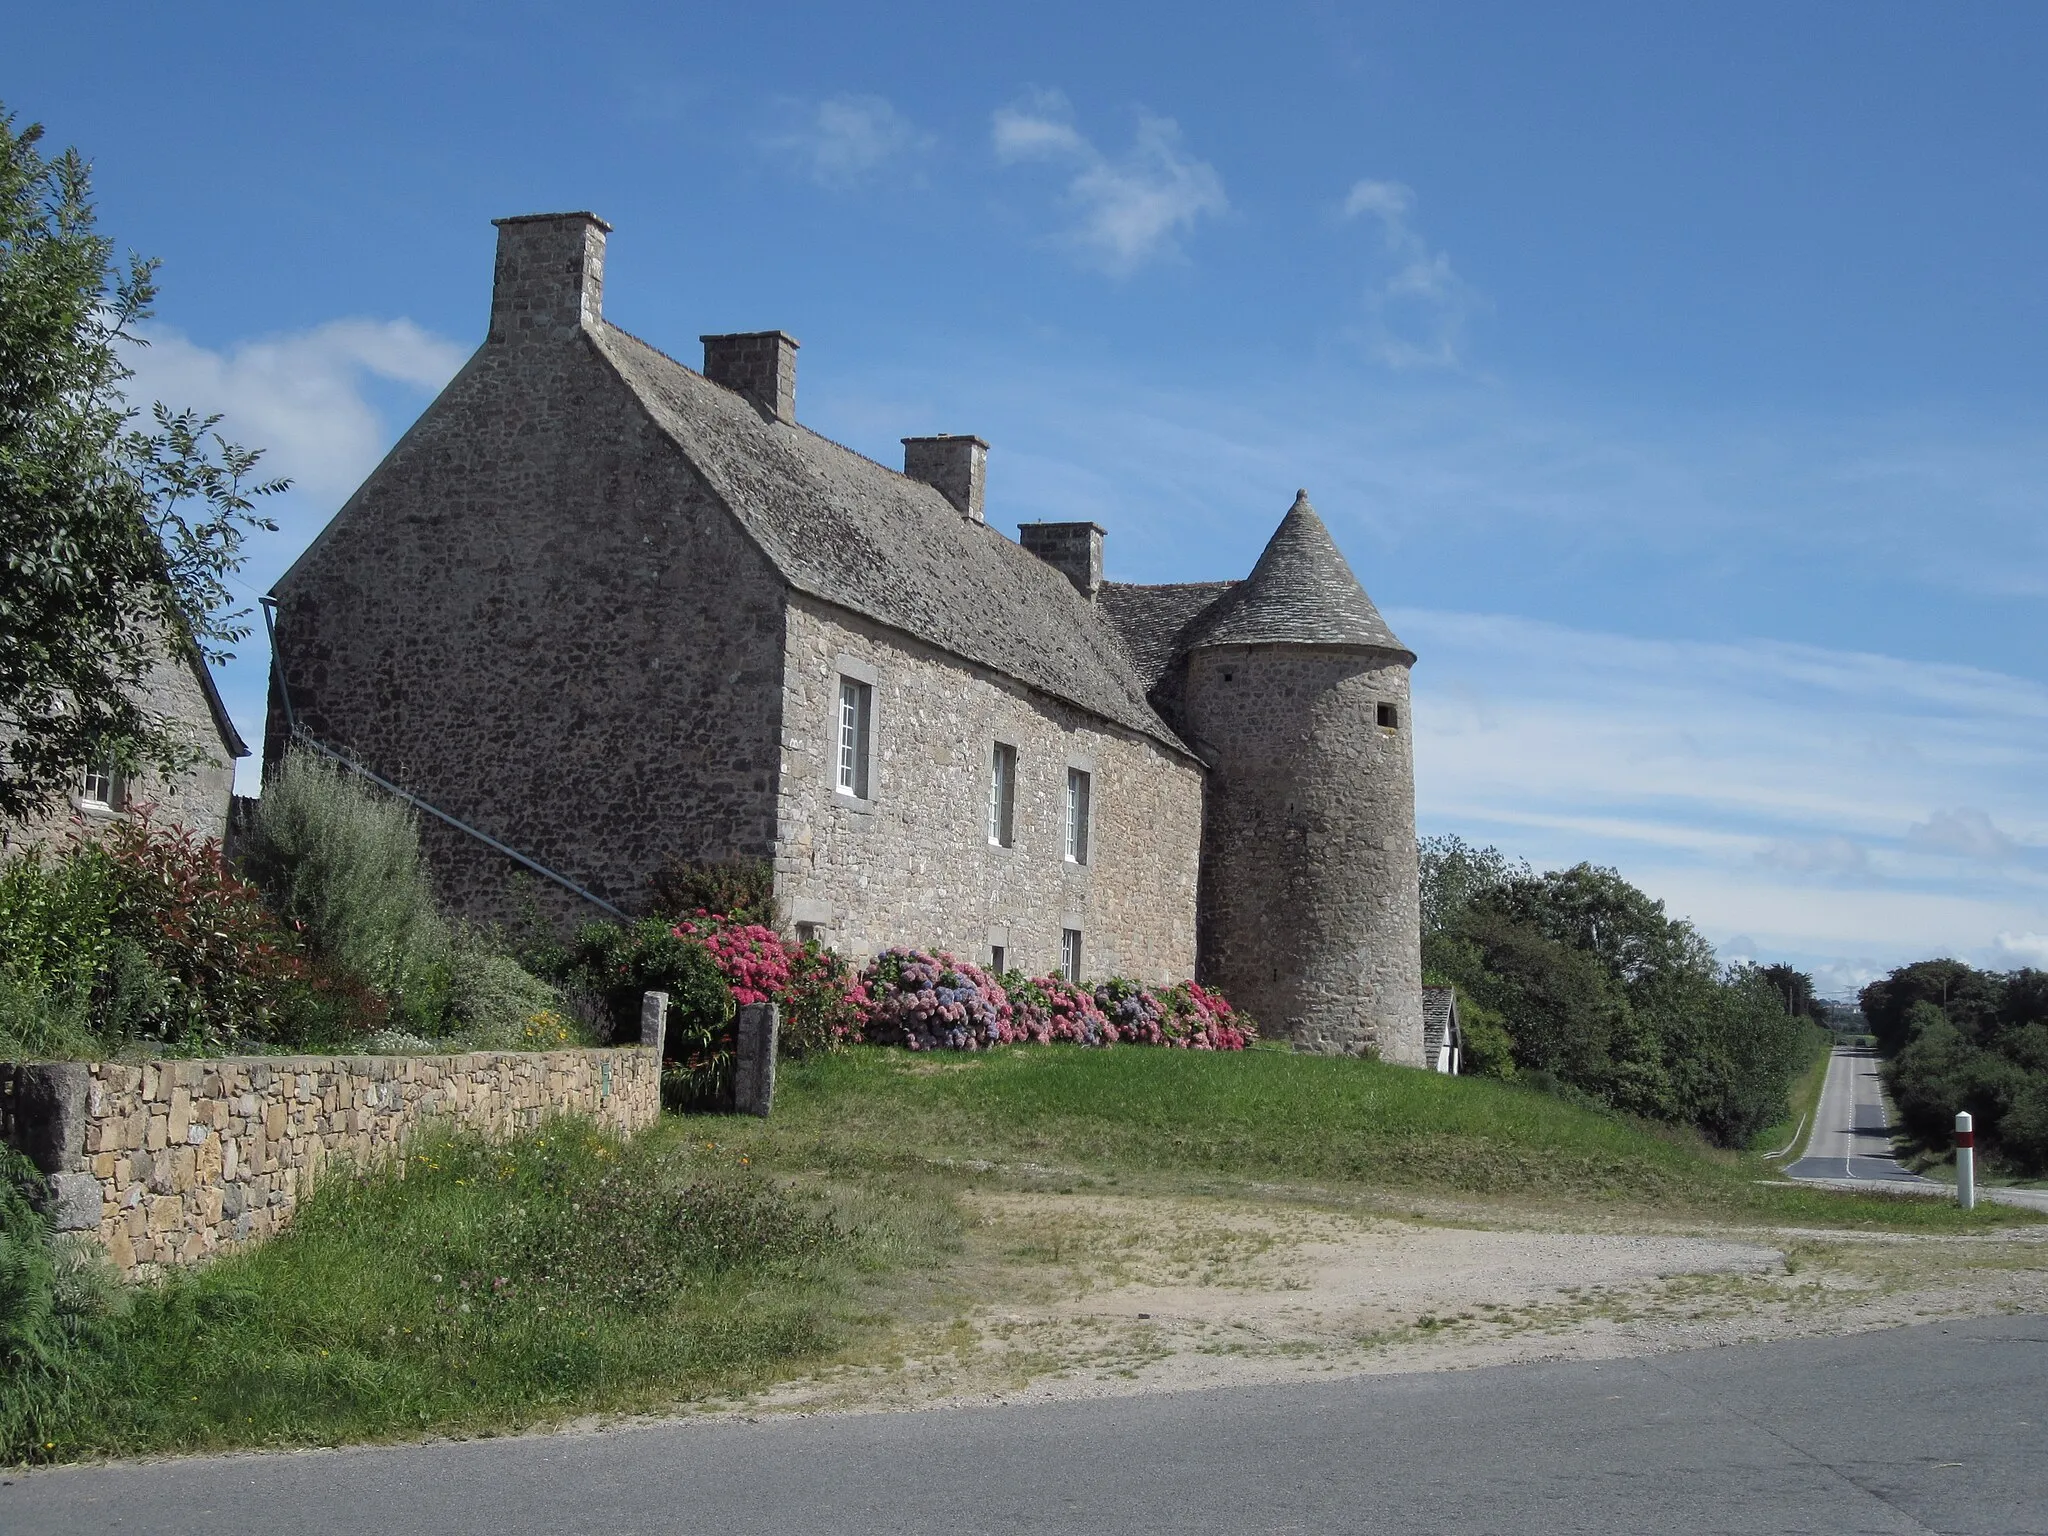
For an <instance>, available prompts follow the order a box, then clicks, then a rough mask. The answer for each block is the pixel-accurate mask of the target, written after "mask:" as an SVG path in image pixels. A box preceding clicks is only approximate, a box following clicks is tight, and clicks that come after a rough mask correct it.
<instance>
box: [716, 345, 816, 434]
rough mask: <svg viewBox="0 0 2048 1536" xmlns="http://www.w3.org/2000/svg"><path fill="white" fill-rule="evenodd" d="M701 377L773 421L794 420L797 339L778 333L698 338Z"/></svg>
mask: <svg viewBox="0 0 2048 1536" xmlns="http://www.w3.org/2000/svg"><path fill="white" fill-rule="evenodd" d="M697 339H698V340H699V341H701V342H703V343H704V377H705V378H707V379H709V380H710V381H711V382H712V383H714V384H722V385H724V386H725V387H726V388H727V389H729V390H732V391H733V392H734V393H735V394H741V395H745V396H746V397H747V398H748V399H749V400H751V401H753V402H754V404H756V405H758V406H759V407H760V408H761V409H762V410H764V411H766V412H767V413H768V414H769V415H771V416H773V417H774V418H775V419H776V420H777V421H786V422H792V423H793V422H795V420H796V349H797V346H798V342H797V339H796V338H795V337H794V336H791V335H788V334H786V333H785V332H782V331H741V332H739V333H737V334H736V335H732V336H700V337H698V338H697Z"/></svg>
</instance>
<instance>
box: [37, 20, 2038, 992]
mask: <svg viewBox="0 0 2048 1536" xmlns="http://www.w3.org/2000/svg"><path fill="white" fill-rule="evenodd" d="M10 41H11V44H12V46H11V47H10V50H9V55H10V56H9V58H8V59H7V60H6V61H5V63H4V64H0V99H4V100H5V102H6V104H7V106H8V107H9V108H10V109H12V110H13V111H15V112H17V113H18V114H20V115H21V116H23V117H25V118H28V119H35V120H41V121H43V122H44V123H46V124H47V126H48V128H49V131H50V134H51V137H52V139H53V140H54V141H55V142H57V143H73V144H77V145H78V146H79V147H80V148H81V149H82V150H84V151H85V152H86V153H87V154H88V155H89V156H90V157H91V158H92V159H93V161H94V162H95V165H96V175H97V185H98V190H99V196H100V204H101V210H102V217H103V221H104V224H105V226H106V228H107V229H108V230H109V231H110V232H111V233H113V234H114V235H115V236H116V237H117V238H118V239H119V240H121V241H122V242H123V244H124V245H128V246H132V247H134V248H136V249H139V250H142V251H144V252H147V253H149V254H152V255H156V256H159V257H161V258H162V259H163V262H164V268H163V286H164V300H163V303H162V305H161V308H160V313H159V317H158V322H157V326H156V329H155V331H154V333H153V342H154V345H153V346H152V347H151V349H150V350H149V351H148V352H147V353H144V354H142V356H141V357H140V359H139V360H138V367H139V371H140V377H139V378H138V381H137V389H138V392H139V396H140V397H143V398H147V397H155V396H163V397H165V398H167V399H170V400H172V401H173V402H175V403H179V404H184V403H191V404H197V405H203V406H207V407H209V408H211V409H219V410H224V411H226V412H227V413H228V418H229V419H228V425H229V427H230V429H231V430H232V432H233V433H234V434H235V435H236V436H238V437H240V438H241V439H243V440H245V441H247V442H250V443H252V444H256V445H267V446H268V447H269V449H270V453H271V459H270V462H271V464H272V465H273V466H274V467H275V468H277V469H278V470H280V471H283V472H285V473H289V474H291V475H292V476H294V478H295V479H296V480H297V482H298V488H297V489H296V490H295V491H294V492H293V493H292V496H291V498H290V504H289V505H288V506H286V507H285V508H284V509H283V511H282V516H283V519H284V522H285V527H284V529H283V531H282V532H281V533H280V535H279V536H278V537H277V538H276V539H275V540H274V541H270V542H269V543H267V545H266V547H265V548H264V549H262V550H261V551H260V552H259V554H258V556H257V558H256V559H255V560H254V561H253V562H252V564H251V568H250V571H249V577H250V580H251V583H252V585H253V586H255V587H258V588H260V587H262V586H263V585H265V584H267V582H268V580H269V579H270V578H271V577H273V576H274V575H275V574H276V573H277V572H278V571H280V570H282V569H283V567H284V566H285V565H286V564H287V563H289V560H290V559H291V557H292V556H293V555H294V554H295V553H296V552H297V550H298V549H299V548H301V547H303V545H304V544H305V542H306V541H307V540H308V539H309V538H310V537H311V536H312V534H313V533H314V532H315V531H316V530H317V529H318V528H319V526H320V525H321V524H322V523H323V522H324V521H325V520H326V518H327V517H328V516H330V515H331V514H332V512H333V511H334V509H335V508H336V507H337V506H339V504H340V503H341V501H342V500H343V499H344V498H345V497H346V495H347V494H348V492H349V490H350V489H351V488H352V487H353V486H354V485H355V483H356V482H357V481H358V480H360V478H361V477H362V475H363V474H364V473H365V472H366V471H367V470H368V468H369V467H370V466H371V465H372V464H374V463H375V461H376V459H377V457H378V456H379V454H380V453H381V452H382V451H383V449H384V448H385V447H386V446H388V444H389V442H390V441H391V440H392V439H393V438H394V437H395V436H396V434H397V433H398V432H399V431H401V430H402V429H403V427H404V426H405V424H406V423H407V422H408V421H410V420H411V418H412V416H413V415H414V414H416V413H417V411H418V410H419V408H420V406H421V405H422V404H424V402H425V401H426V400H427V399H429V398H431V395H432V392H433V390H434V389H435V388H436V387H438V385H439V383H440V382H441V381H442V380H444V379H445V378H446V377H447V376H448V375H449V374H450V373H451V372H452V371H453V369H454V368H455V367H456V366H457V365H458V364H459V362H460V360H461V359H462V357H464V356H465V355H466V354H467V352H468V351H469V349H471V348H472V347H473V346H474V345H475V344H476V343H477V342H478V341H479V340H480V339H481V334H482V329H483V320H484V317H485V314H486V304H487V300H488V284H489V275H490V258H491V241H492V231H491V228H490V224H489V220H490V219H491V218H492V217H494V216H497V215H501V214H507V213H516V212H530V211H540V210H551V209H562V208H590V209H593V210H595V211H596V212H598V213H600V214H602V215H603V216H604V217H605V218H607V219H608V220H610V221H611V222H612V224H613V225H614V233H613V236H612V241H611V251H610V262H609V269H608V273H607V292H606V311H607V315H608V317H609V318H611V319H613V320H614V321H615V322H616V323H618V324H621V325H623V326H625V327H626V328H627V329H629V330H632V331H634V332H635V333H637V334H639V335H641V336H644V337H645V338H647V339H648V340H650V341H652V342H654V343H655V344H656V345H658V346H661V347H663V348H664V349H666V350H669V351H672V352H674V353H675V354H676V355H678V356H681V357H683V358H685V359H690V358H692V357H694V355H695V346H696V342H695V338H696V337H697V336H698V335H699V334H700V333H703V332H714V331H727V330H748V329H762V328H767V327H774V326H779V327H782V328H784V329H787V330H789V331H791V332H793V333H794V334H795V335H797V336H798V337H800V338H801V339H802V341H803V343H804V349H803V352H802V356H801V367H800V379H799V384H800V388H799V396H798V410H799V415H800V416H801V417H802V418H803V419H804V420H806V421H807V422H809V423H810V424H811V425H813V426H814V427H817V428H818V429H819V430H821V431H824V432H826V433H828V434H829V435H832V436H835V437H838V438H840V439H841V440H842V441H845V442H848V443H850V444H852V445H853V446H855V447H857V448H860V449H862V450H863V451H865V452H868V453H870V454H872V455H873V456H875V457H877V458H879V459H882V460H884V461H885V462H895V460H896V458H897V456H898V454H899V452H900V450H899V449H898V448H897V446H896V440H897V439H898V438H900V437H902V436H905V435H908V434H912V433H925V432H933V431H952V432H978V433H980V434H981V435H982V436H984V437H986V438H988V439H989V441H990V442H991V443H992V445H993V447H992V451H991V455H990V485H989V512H990V519H991V521H994V522H998V523H1001V524H1004V525H1005V526H1008V525H1012V524H1014V523H1015V522H1016V521H1018V520H1020V519H1034V518H1055V519H1057V518H1078V517H1093V518H1095V519H1097V520H1098V521H1100V522H1102V523H1103V524H1104V525H1105V526H1106V527H1107V528H1108V529H1109V530H1110V538H1109V544H1108V549H1109V563H1110V571H1111V574H1112V576H1114V577H1117V578H1119V579H1125V580H1187V579H1198V578H1208V577H1215V576H1221V575H1236V574H1242V573H1243V572H1244V571H1245V570H1246V569H1248V567H1249V566H1250V564H1251V562H1252V560H1253V559H1254V558H1255V557H1256V555H1257V552H1258V549H1259V547H1260V546H1261V544H1262V543H1263V541H1264V539H1265V538H1266V536H1267V535H1268V534H1269V533H1270V531H1271V529H1272V527H1273V525H1274V524H1275V523H1276V522H1277V521H1278V519H1279V517H1280V515H1281V513H1282V512H1284V511H1285V509H1286V507H1287V504H1288V502H1289V501H1290V500H1291V498H1292V496H1293V492H1294V489H1295V487H1296V486H1306V487H1308V488H1309V491H1310V493H1311V495H1312V497H1313V498H1314V500H1315V502H1316V505H1317V506H1318V508H1319V509H1320V510H1321V511H1322V513H1323V515H1324V517H1325V519H1326V520H1327V521H1328V522H1329V524H1330V526H1331V528H1332V531H1333V532H1334V533H1335V534H1336V536H1337V538H1338V540H1339V542H1340V543H1341V544H1342V545H1343V547H1344V549H1345V551H1346V553H1347V554H1348V555H1349V557H1350V559H1351V561H1352V564H1353V565H1354V567H1355V568H1356V569H1357V571H1358V573H1359V575H1360V577H1361V578H1362V579H1363V580H1364V582H1365V583H1366V586H1367V588H1368V590H1370V591H1371V593H1372V594H1373V596H1374V598H1375V599H1376V600H1377V601H1378V602H1379V603H1380V605H1381V606H1382V607H1383V608H1384V609H1385V610H1386V611H1387V612H1388V613H1389V615H1390V617H1391V618H1392V620H1393V622H1394V624H1395V626H1396V628H1397V629H1398V630H1399V631H1400V633H1401V634H1402V635H1403V637H1404V638H1405V639H1406V640H1407V641H1408V642H1409V644H1411V645H1412V646H1414V648H1415V649H1416V650H1417V651H1418V652H1419V653H1420V655H1421V661H1420V663H1419V665H1418V667H1417V670H1416V679H1415V680H1416V690H1417V704H1416V725H1417V772H1418V795H1419V811H1420V816H1421V820H1422V824H1423V830H1424V831H1425V832H1437V831H1458V832H1461V833H1463V834H1464V835H1465V836H1467V837H1468V838H1472V839H1475V840H1478V841H1482V842H1494V843H1497V844H1499V845H1500V846H1501V847H1502V848H1504V849H1506V850H1508V851H1509V852H1512V853H1515V854H1519V855H1525V856H1527V857H1528V858H1530V859H1531V860H1533V861H1534V862H1536V863H1537V864H1539V865H1545V866H1548V865H1556V864H1562V863H1568V862H1573V861H1576V860H1578V859H1581V858H1590V859H1593V860H1596V861H1598V862H1602V863H1611V864H1613V865H1615V866H1617V867H1619V868H1620V869H1621V870H1622V871H1623V872H1624V873H1625V874H1626V875H1628V876H1629V877H1630V878H1631V879H1633V880H1635V881H1636V882H1637V883H1639V884H1641V885H1643V886H1645V887H1646V888H1648V889H1650V890H1651V891H1653V892H1654V893H1655V894H1657V895H1659V896H1662V897H1664V898H1665V899H1666V900H1667V901H1668V902H1669V903H1670V905H1671V907H1672V909H1673V910H1674V911H1677V912H1680V913H1684V914H1688V915H1690V916H1692V917H1693V918H1694V919H1695V920H1696V921H1698V922H1699V923H1700V925H1701V927H1702V928H1703V929H1704V930H1705V931H1706V932H1707V933H1708V935H1709V936H1710V937H1711V938H1713V939H1714V940H1715V942H1716V943H1717V944H1718V945H1720V946H1721V948H1722V952H1723V953H1724V955H1728V956H1731V957H1732V956H1738V955H1748V954H1754V955H1757V956H1759V957H1761V958H1770V959H1776V958H1787V959H1791V960H1794V961H1796V962H1798V963H1800V964H1803V965H1807V966H1809V967H1812V968H1814V969H1815V970H1816V972H1817V973H1818V975H1819V977H1820V979H1821V981H1822V983H1823V985H1824V987H1826V988H1828V989H1830V990H1837V991H1839V990H1842V989H1844V988H1847V987H1850V986H1852V985H1854V984H1855V983H1857V982H1858V981H1860V980H1862V979H1864V978H1866V977H1867V976H1869V975H1870V974H1872V973H1873V972H1874V971H1875V970H1877V969H1880V968H1882V967H1886V966H1889V965H1892V964H1896V963H1899V962H1900V961H1902V960H1905V959H1911V958H1916V957H1919V956H1922V955H1927V954H1933V953H1959V954H1963V955H1966V956H1968V957H1970V958H1972V959H1976V960H1979V961H1983V962H1988V963H1995V964H2001V965H2012V964H2019V963H2023V962H2026V961H2035V962H2048V812H2044V808H2043V806H2042V802H2041V796H2040V793H2039V789H2040V785H2041V782H2042V777H2043V769H2044V767H2048V647H2044V645H2043V644H2042V641H2043V639H2044V629H2048V626H2044V623H2043V618H2042V614H2043V597H2044V594H2048V518H2044V515H2043V514H2044V512H2048V286H2044V283H2043V273H2044V271H2048V248H2044V247H2048V154H2044V149H2043V146H2044V145H2048V121H2044V118H2048V92H2043V91H2042V90H2041V89H2040V84H2039V82H2040V81H2041V80H2042V79H2043V78H2048V10H2044V9H2043V8H2041V7H2038V6H2033V5H2021V4H1980V5H1974V6H1971V7H1967V8H1964V7H1947V8H1937V7H1931V6H1926V5H1917V4H1916V5H1898V4H1883V3H1863V0H1859V3H1853V4H1851V3H1842V4H1828V3H1804V4H1801V5H1799V6H1796V7H1789V6H1783V5H1742V4H1722V5H1717V6H1712V7H1696V8H1690V9H1689V10H1687V11H1684V12H1681V10H1680V8H1677V7H1646V6H1640V5H1630V4H1613V5H1574V4H1559V3H1553V4H1549V5H1544V6H1530V5H1506V4H1501V5H1474V4H1446V3H1431V4H1409V5H1399V6H1371V5H1335V4H1328V3H1314V4H1301V5H1285V4H1279V5H1271V4H1269V5H1266V6H1261V7H1258V8H1256V10H1255V11H1254V8H1250V7H1231V8H1223V7H1206V8H1205V7H1202V6H1200V5H1187V4H1180V5H1174V6H1165V5H1160V6H1153V7H1146V6H1136V5H1113V4H1101V3H1098V4H1091V5H1086V6H1067V5H1057V4H1051V5H1048V4H1041V5H1036V6H1031V7H1010V8H1006V14H1004V15H1001V16H986V15H979V14H976V13H975V11H974V10H973V9H972V8H962V7H957V6H948V7H940V6H928V7H926V6H914V5H897V6H892V7H886V8H882V7H876V8H854V7H845V6H808V5H791V4H784V5H780V6H774V7H750V8H747V7H730V6H726V7H678V6H674V5H668V6H646V7H634V6H628V5H614V4H605V3H602V0H591V3H585V4H581V5H576V6H565V7H556V6H549V5H538V4H524V5H522V4H493V5H471V6H464V5H445V4H436V3H433V0H420V3H414V4H409V5H406V6H402V7H400V6H388V7H387V6H377V5H353V6H342V7H332V8H327V10H326V12H325V13H322V14H316V13H314V11H313V10H312V8H302V7H257V6H245V7H237V6H218V5H206V4H192V5H186V6H183V7H177V8H158V9H157V10H155V11H153V12H149V13H142V12H139V11H138V9H137V8H134V7H127V6H111V5H104V4H96V3H81V4H77V5H74V6H70V7H42V8H39V9H38V11H37V12H36V13H35V14H32V15H29V16H25V17H18V18H16V19H15V20H14V21H13V22H12V23H11V25H10ZM250 649H251V654H250V655H249V656H247V657H245V658H243V659H242V660H241V661H239V662H238V663H237V664H236V665H235V667H234V668H233V669H232V670H231V672H230V675H229V676H228V678H227V680H226V686H227V692H228V695H229V698H230V702H231V705H232V707H233V708H234V710H235V712H236V715H237V717H238V719H239V720H240V721H241V722H242V725H243V729H244V730H245V732H247V733H248V734H250V735H251V736H252V737H253V736H254V735H255V734H256V730H257V727H258V725H259V723H260V711H261V694H262V669H263V664H264V663H263V660H262V658H261V656H260V655H259V654H255V651H256V648H255V647H253V646H252V647H251V648H250Z"/></svg>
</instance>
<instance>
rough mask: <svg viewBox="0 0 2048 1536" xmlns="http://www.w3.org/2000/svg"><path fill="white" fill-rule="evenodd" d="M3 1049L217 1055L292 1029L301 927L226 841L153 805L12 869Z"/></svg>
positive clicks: (2, 962)
mask: <svg viewBox="0 0 2048 1536" xmlns="http://www.w3.org/2000/svg"><path fill="white" fill-rule="evenodd" d="M0 944H4V948H0V1050H4V1051H5V1052H6V1053H7V1054H9V1055H17V1056H36V1055H51V1056H57V1055H62V1056H79V1055H106V1054H111V1053H114V1052H116V1051H118V1050H120V1049H121V1048H122V1047H123V1046H124V1045H125V1044H127V1043H129V1042H131V1041H143V1042H147V1044H148V1045H149V1046H150V1048H152V1049H155V1050H165V1049H169V1050H174V1051H204V1050H217V1049H221V1048H224V1047H227V1046H231V1045H232V1044H234V1043H235V1042H236V1041H238V1040H240V1039H243V1038H245V1037H253V1038H255V1039H259V1040H261V1039H271V1038H276V1037H277V1036H278V1035H279V1034H280V1033H284V1032H288V1030H289V1028H290V1021H291V1018H292V1015H293V1013H294V1010H295V1008H296V1007H297V1004H298V1001H299V999H300V998H301V996H302V995H303V994H304V993H305V992H306V989H307V986H308V982H309V973H308V970H307V967H306V964H305V959H304V956H303V954H302V952H301V949H300V945H299V941H298V938H297V936H296V935H295V934H294V933H293V932H292V931H291V930H290V929H288V928H286V927H285V926H284V925H283V924H282V923H280V922H279V921H278V920H277V919H276V917H274V916H273V915H272V914H271V912H270V911H269V910H268V908H266V907H265V906H264V904H263V900H262V897H261V895H260V893H259V892H258V891H257V890H256V888H255V887H254V886H251V885H249V884H248V883H247V882H245V881H243V880H240V879H238V878H236V876H235V875H234V874H233V873H231V872H230V871H229V869H228V868H227V866H226V864H225V863H224V862H223V861H222V859H221V855H220V846H219V844H217V843H215V842H213V841H211V840H206V841H201V840H200V839H198V838H196V837H195V836H193V834H191V833H190V832H187V831H184V830H182V829H180V828H177V827H160V826H158V825H156V823H155V822H154V821H153V820H152V818H151V817H150V816H149V814H148V813H147V811H146V810H139V811H137V812H135V813H134V814H132V815H130V816H128V817H124V818H123V819H122V820H120V821H118V822H116V823H114V824H113V825H112V826H111V827H109V828H107V829H106V831H105V832H104V833H102V834H101V835H100V836H99V838H98V839H97V840H96V841H95V840H88V839H86V838H84V837H82V836H81V837H78V838H74V839H73V840H72V841H71V843H70V844H68V845H67V846H66V847H65V848H63V849H62V850H60V851H59V852H58V853H57V854H56V855H55V856H54V857H52V858H50V859H48V860H45V859H43V858H40V857H35V856H30V857H27V858H23V859H19V860H17V861H15V862H14V863H12V864H10V865H9V866H7V868H6V869H5V870H4V871H0Z"/></svg>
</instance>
